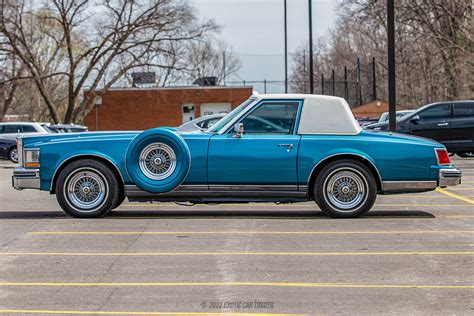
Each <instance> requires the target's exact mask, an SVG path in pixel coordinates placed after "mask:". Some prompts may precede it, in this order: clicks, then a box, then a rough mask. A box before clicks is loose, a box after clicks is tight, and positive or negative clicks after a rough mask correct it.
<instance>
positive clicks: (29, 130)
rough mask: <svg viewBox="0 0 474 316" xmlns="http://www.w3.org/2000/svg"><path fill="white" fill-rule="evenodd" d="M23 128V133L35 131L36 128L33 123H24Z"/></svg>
mask: <svg viewBox="0 0 474 316" xmlns="http://www.w3.org/2000/svg"><path fill="white" fill-rule="evenodd" d="M21 130H22V132H23V133H35V132H36V129H35V128H34V127H33V126H31V125H22V126H21Z"/></svg>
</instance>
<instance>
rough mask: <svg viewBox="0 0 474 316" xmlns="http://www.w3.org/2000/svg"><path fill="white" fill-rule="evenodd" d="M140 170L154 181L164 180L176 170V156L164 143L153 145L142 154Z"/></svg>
mask: <svg viewBox="0 0 474 316" xmlns="http://www.w3.org/2000/svg"><path fill="white" fill-rule="evenodd" d="M139 165H140V170H141V171H142V172H143V174H144V175H145V176H146V177H147V178H150V179H152V180H164V179H166V178H168V177H169V176H171V174H172V173H173V172H174V170H175V169H176V154H175V152H174V150H173V149H172V148H171V147H170V146H168V145H166V144H164V143H153V144H150V145H148V146H147V147H145V148H144V149H143V150H142V152H141V154H140V162H139Z"/></svg>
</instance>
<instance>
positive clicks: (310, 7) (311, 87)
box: [308, 0, 314, 94]
mask: <svg viewBox="0 0 474 316" xmlns="http://www.w3.org/2000/svg"><path fill="white" fill-rule="evenodd" d="M312 2H313V0H308V14H309V93H311V94H314V77H313V4H312Z"/></svg>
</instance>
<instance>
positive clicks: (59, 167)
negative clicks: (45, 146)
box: [49, 154, 125, 191]
mask: <svg viewBox="0 0 474 316" xmlns="http://www.w3.org/2000/svg"><path fill="white" fill-rule="evenodd" d="M77 157H96V158H102V159H105V160H107V161H108V162H110V163H111V164H112V166H114V168H115V171H117V173H118V174H119V175H120V179H121V180H122V183H125V181H124V180H123V176H122V173H121V172H120V170H119V168H118V167H117V166H116V165H115V163H114V162H113V161H112V160H110V159H109V158H106V157H104V156H100V155H96V154H79V155H74V156H71V157H69V158H67V159H66V160H64V161H63V162H61V164H60V165H59V166H58V167H57V168H56V170H54V173H53V176H52V177H51V185H50V187H49V191H52V190H53V185H54V183H55V182H56V181H55V179H56V173H57V172H58V170H59V169H61V167H62V166H63V165H64V164H65V163H67V162H68V161H70V160H71V159H74V158H77Z"/></svg>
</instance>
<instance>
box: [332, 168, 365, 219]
mask: <svg viewBox="0 0 474 316" xmlns="http://www.w3.org/2000/svg"><path fill="white" fill-rule="evenodd" d="M366 187H367V182H366V180H365V179H364V178H363V177H362V176H361V175H360V174H359V173H358V172H357V171H355V170H352V169H349V170H336V171H334V172H333V173H332V174H331V175H330V176H329V177H328V179H327V180H326V181H325V196H326V197H327V199H328V200H329V202H330V203H331V204H333V205H334V206H335V207H336V208H338V209H340V210H351V209H353V208H355V207H357V206H359V205H360V204H362V203H363V202H364V201H365V199H366V197H367V190H366Z"/></svg>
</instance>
